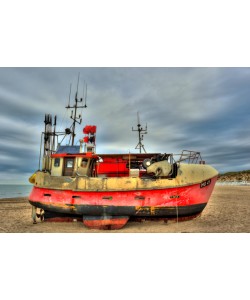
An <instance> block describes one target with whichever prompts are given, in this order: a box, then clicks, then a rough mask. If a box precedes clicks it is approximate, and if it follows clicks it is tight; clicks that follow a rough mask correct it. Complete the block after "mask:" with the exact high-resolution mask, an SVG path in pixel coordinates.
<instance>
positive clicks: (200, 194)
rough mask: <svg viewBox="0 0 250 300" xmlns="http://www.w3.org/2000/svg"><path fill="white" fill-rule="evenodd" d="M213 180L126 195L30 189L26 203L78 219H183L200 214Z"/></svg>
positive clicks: (210, 191)
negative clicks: (84, 217)
mask: <svg viewBox="0 0 250 300" xmlns="http://www.w3.org/2000/svg"><path fill="white" fill-rule="evenodd" d="M216 179H217V176H216V177H213V178H210V179H208V180H206V181H203V182H201V183H196V184H192V185H188V186H178V187H173V188H172V187H171V188H161V189H149V190H128V191H107V190H106V191H100V190H99V191H78V190H57V189H50V188H41V187H33V190H32V191H31V194H30V197H29V202H30V204H32V205H33V206H35V207H39V208H42V209H44V210H45V211H50V212H55V213H65V214H72V215H81V216H137V217H163V218H176V217H187V216H193V215H197V214H199V213H201V212H202V210H203V209H204V208H205V206H206V204H207V202H208V200H209V198H210V196H211V193H212V191H213V188H214V185H215V182H216Z"/></svg>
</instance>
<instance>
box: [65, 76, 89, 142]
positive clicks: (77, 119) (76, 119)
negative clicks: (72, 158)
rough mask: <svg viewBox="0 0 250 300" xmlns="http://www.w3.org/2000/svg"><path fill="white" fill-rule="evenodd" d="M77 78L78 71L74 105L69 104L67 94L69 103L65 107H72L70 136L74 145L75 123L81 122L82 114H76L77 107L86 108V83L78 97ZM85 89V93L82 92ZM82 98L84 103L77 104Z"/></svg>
mask: <svg viewBox="0 0 250 300" xmlns="http://www.w3.org/2000/svg"><path fill="white" fill-rule="evenodd" d="M79 78H80V73H78V80H77V89H76V94H75V104H74V105H72V106H71V105H70V95H69V104H68V105H67V106H66V107H65V108H67V109H69V108H73V110H71V116H70V118H71V119H72V120H73V123H72V125H71V127H72V130H71V137H72V144H71V145H72V146H73V145H74V140H75V136H76V134H75V128H76V123H78V124H81V123H82V116H81V114H79V115H77V109H78V108H86V107H87V105H86V99H87V84H86V85H85V88H84V87H83V97H82V98H80V99H78V86H79ZM84 91H85V93H84ZM70 93H71V86H70ZM83 99H84V100H85V104H84V105H78V104H79V103H82V102H83Z"/></svg>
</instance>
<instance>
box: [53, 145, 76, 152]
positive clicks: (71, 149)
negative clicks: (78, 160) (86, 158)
mask: <svg viewBox="0 0 250 300" xmlns="http://www.w3.org/2000/svg"><path fill="white" fill-rule="evenodd" d="M79 152H80V146H59V148H58V150H57V151H56V153H57V154H59V153H67V154H77V153H79Z"/></svg>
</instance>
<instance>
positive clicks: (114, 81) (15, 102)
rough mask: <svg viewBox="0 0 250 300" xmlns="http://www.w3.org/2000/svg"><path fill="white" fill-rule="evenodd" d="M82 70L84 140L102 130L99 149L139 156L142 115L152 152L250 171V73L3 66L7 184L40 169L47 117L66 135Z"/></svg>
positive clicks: (3, 176) (1, 154) (1, 116)
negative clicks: (195, 156)
mask: <svg viewBox="0 0 250 300" xmlns="http://www.w3.org/2000/svg"><path fill="white" fill-rule="evenodd" d="M78 73H80V83H79V91H78V92H79V96H81V95H82V93H83V85H84V84H83V83H84V81H85V82H87V84H88V96H87V106H88V107H87V108H86V109H84V110H83V111H82V114H83V122H82V125H79V126H78V127H77V139H76V140H79V139H80V138H81V137H82V136H83V134H82V128H83V126H84V125H86V124H90V125H97V152H99V153H106V152H108V153H119V152H128V151H130V152H138V150H136V149H135V146H136V145H137V143H138V138H137V133H136V132H132V130H131V129H132V126H133V127H134V128H136V125H137V111H139V113H140V119H141V124H142V125H143V126H145V125H146V123H147V126H148V134H146V135H145V136H144V146H145V149H146V151H147V152H169V153H180V151H181V150H183V149H186V150H196V151H200V152H201V153H202V157H203V159H204V160H205V161H206V163H208V164H211V165H213V166H214V167H215V168H217V169H218V170H219V172H226V171H234V170H245V169H250V161H249V153H250V118H249V114H250V68H146V67H144V68H0V104H1V110H0V125H1V131H0V137H1V139H0V166H1V170H0V182H1V183H6V182H8V183H10V182H15V183H26V182H27V180H28V177H29V176H30V175H31V174H32V173H33V172H34V171H36V170H37V169H38V158H39V149H40V148H39V147H40V133H41V131H42V130H43V129H44V123H43V121H44V114H45V113H51V114H52V115H55V114H56V115H57V117H58V129H59V130H64V128H66V127H68V126H69V125H70V124H71V123H70V118H69V116H70V111H68V112H67V110H66V109H65V106H66V105H67V103H68V99H69V90H70V84H72V93H71V103H72V101H73V97H74V93H75V91H76V85H77V77H78ZM79 112H81V111H79Z"/></svg>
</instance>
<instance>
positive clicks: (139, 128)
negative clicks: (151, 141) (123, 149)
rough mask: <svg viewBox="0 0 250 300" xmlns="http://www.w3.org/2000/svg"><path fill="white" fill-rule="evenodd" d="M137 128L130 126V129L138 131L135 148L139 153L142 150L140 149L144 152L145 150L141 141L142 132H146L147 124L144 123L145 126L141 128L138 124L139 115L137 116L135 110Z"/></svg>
mask: <svg viewBox="0 0 250 300" xmlns="http://www.w3.org/2000/svg"><path fill="white" fill-rule="evenodd" d="M137 123H138V124H137V129H134V128H133V127H132V131H138V139H139V142H138V144H137V145H136V147H135V149H139V151H140V153H141V151H142V149H143V150H144V152H145V153H146V150H145V148H144V145H143V144H142V141H143V134H142V133H144V134H147V124H146V127H145V128H143V127H142V126H141V124H140V116H139V112H137Z"/></svg>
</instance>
